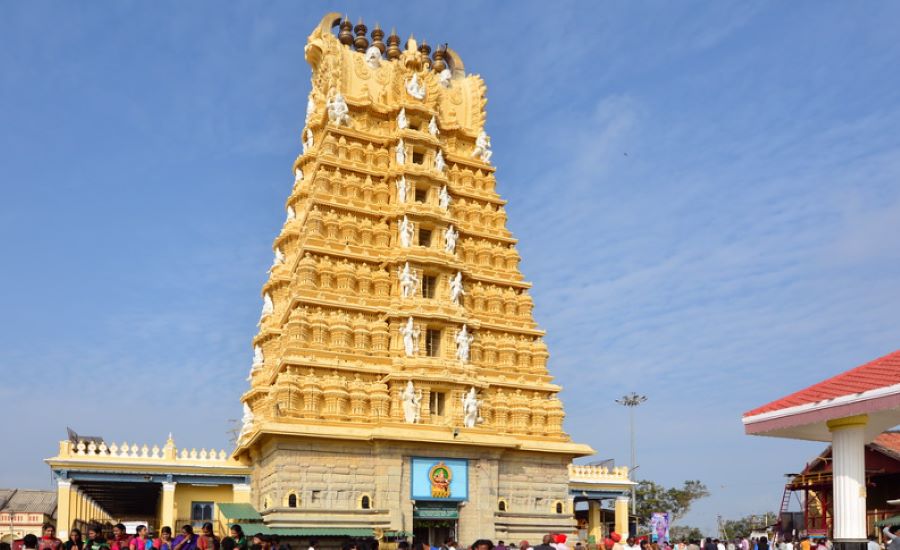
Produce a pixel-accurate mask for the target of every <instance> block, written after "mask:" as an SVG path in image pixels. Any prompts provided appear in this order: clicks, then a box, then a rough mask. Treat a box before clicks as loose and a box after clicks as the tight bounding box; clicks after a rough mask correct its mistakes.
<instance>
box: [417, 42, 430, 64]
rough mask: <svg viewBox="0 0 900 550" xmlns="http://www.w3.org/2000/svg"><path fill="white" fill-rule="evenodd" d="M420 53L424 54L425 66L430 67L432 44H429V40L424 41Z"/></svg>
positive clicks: (423, 61)
mask: <svg viewBox="0 0 900 550" xmlns="http://www.w3.org/2000/svg"><path fill="white" fill-rule="evenodd" d="M419 53H420V54H422V63H423V64H424V65H425V68H426V69H430V68H431V59H430V58H429V56H430V55H431V46H429V45H428V42H425V41H424V40H423V41H422V45H421V46H419Z"/></svg>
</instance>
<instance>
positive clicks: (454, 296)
mask: <svg viewBox="0 0 900 550" xmlns="http://www.w3.org/2000/svg"><path fill="white" fill-rule="evenodd" d="M465 293H466V291H465V290H463V283H462V272H460V271H457V272H456V277H453V278H452V279H450V300H452V301H453V303H454V304H456V305H460V300H461V299H462V297H463V295H465Z"/></svg>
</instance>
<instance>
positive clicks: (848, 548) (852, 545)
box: [834, 539, 868, 550]
mask: <svg viewBox="0 0 900 550" xmlns="http://www.w3.org/2000/svg"><path fill="white" fill-rule="evenodd" d="M867 546H868V541H867V540H866V539H859V540H835V541H834V550H866V548H867Z"/></svg>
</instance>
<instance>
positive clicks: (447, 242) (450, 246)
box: [444, 225, 459, 254]
mask: <svg viewBox="0 0 900 550" xmlns="http://www.w3.org/2000/svg"><path fill="white" fill-rule="evenodd" d="M457 239H459V231H457V230H455V229H453V226H452V225H451V226H450V227H448V228H447V229H445V230H444V251H445V252H448V253H450V254H455V253H456V241H457Z"/></svg>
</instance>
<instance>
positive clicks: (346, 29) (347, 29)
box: [338, 15, 353, 46]
mask: <svg viewBox="0 0 900 550" xmlns="http://www.w3.org/2000/svg"><path fill="white" fill-rule="evenodd" d="M338 40H340V41H341V44H343V45H345V46H349V45H350V44H353V23H351V22H350V20H349V19H348V18H347V16H346V15H345V16H344V20H343V21H341V32H339V33H338Z"/></svg>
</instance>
